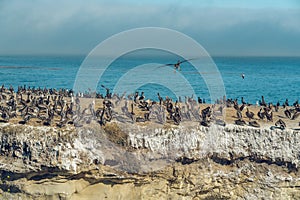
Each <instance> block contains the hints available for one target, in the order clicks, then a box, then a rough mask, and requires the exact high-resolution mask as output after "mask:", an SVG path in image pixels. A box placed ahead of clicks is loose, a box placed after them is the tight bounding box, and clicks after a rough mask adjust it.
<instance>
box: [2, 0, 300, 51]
mask: <svg viewBox="0 0 300 200" xmlns="http://www.w3.org/2000/svg"><path fill="white" fill-rule="evenodd" d="M145 26H157V27H165V28H171V29H175V30H177V31H180V32H183V33H184V34H187V35H188V36H190V37H192V38H194V39H195V40H196V41H198V42H199V43H200V44H201V45H202V46H203V47H204V48H205V49H206V50H207V51H208V52H209V53H210V54H211V55H229V56H235V55H238V56H256V55H261V56H273V55H275V56H277V55H281V56H300V1H297V0H281V1H278V0H277V1H276V0H273V1H271V0H261V1H259V0H253V1H246V0H244V1H242V0H240V1H237V0H227V1H225V0H200V1H196V0H194V1H188V2H186V1H180V0H177V1H176V0H175V1H171V0H166V1H163V2H161V1H159V0H154V1H153V0H152V1H142V0H140V1H138V0H129V1H96V0H94V1H92V0H87V1H84V0H73V1H71V0H66V1H56V0H40V1H37V0H27V1H21V0H0V27H1V29H0V30H1V31H0V55H8V54H84V55H85V54H88V53H89V52H90V51H91V50H92V49H93V48H94V47H95V46H96V45H97V44H99V43H100V42H101V41H103V40H104V39H106V38H108V37H109V36H111V35H113V34H116V33H119V32H120V31H124V30H128V29H131V28H137V27H145Z"/></svg>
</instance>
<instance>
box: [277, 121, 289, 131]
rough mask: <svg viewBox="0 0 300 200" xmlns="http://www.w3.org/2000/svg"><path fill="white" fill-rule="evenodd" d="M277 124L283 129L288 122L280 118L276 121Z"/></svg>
mask: <svg viewBox="0 0 300 200" xmlns="http://www.w3.org/2000/svg"><path fill="white" fill-rule="evenodd" d="M275 126H279V127H280V128H281V129H282V130H283V129H285V128H286V124H285V122H284V121H283V120H282V119H279V120H278V121H277V122H276V123H275Z"/></svg>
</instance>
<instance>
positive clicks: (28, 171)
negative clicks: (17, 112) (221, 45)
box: [0, 123, 300, 199]
mask: <svg viewBox="0 0 300 200" xmlns="http://www.w3.org/2000/svg"><path fill="white" fill-rule="evenodd" d="M299 136H300V132H299V131H295V130H284V131H282V130H269V129H256V128H250V127H240V126H236V125H226V126H225V127H223V126H218V125H212V126H211V127H209V128H208V127H202V126H198V125H197V124H182V125H180V126H174V127H172V126H168V127H166V126H152V125H147V126H140V125H134V124H122V123H112V124H110V125H108V126H106V127H105V128H104V129H103V128H101V127H99V125H97V124H90V125H89V126H84V127H81V128H77V129H75V128H71V127H69V128H68V127H67V128H64V129H57V128H53V127H33V126H27V125H16V124H1V126H0V137H1V152H0V153H1V156H0V164H1V183H0V188H1V194H0V195H1V199H262V198H264V199H299V198H300V190H299V189H300V176H299V172H298V168H299V158H300V148H299V147H300V144H299V143H300V137H299Z"/></svg>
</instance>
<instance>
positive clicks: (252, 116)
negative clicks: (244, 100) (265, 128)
mask: <svg viewBox="0 0 300 200" xmlns="http://www.w3.org/2000/svg"><path fill="white" fill-rule="evenodd" d="M246 116H247V117H248V118H249V120H250V119H253V118H254V113H253V112H251V111H249V108H247V111H246Z"/></svg>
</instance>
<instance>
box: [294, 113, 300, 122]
mask: <svg viewBox="0 0 300 200" xmlns="http://www.w3.org/2000/svg"><path fill="white" fill-rule="evenodd" d="M299 116H300V112H297V111H296V112H295V113H294V115H293V117H292V120H295V119H297V118H298V117H299Z"/></svg>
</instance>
